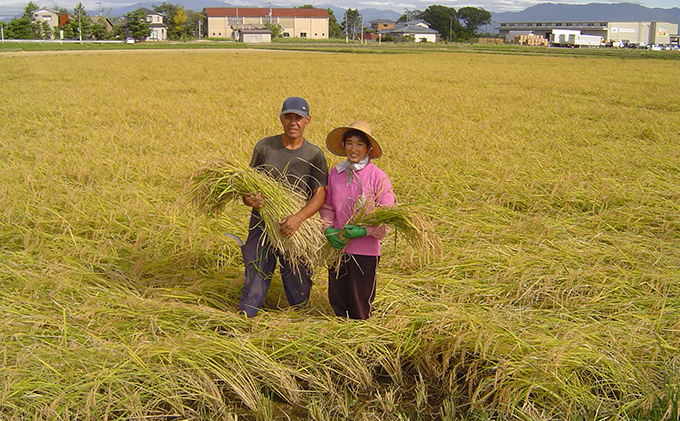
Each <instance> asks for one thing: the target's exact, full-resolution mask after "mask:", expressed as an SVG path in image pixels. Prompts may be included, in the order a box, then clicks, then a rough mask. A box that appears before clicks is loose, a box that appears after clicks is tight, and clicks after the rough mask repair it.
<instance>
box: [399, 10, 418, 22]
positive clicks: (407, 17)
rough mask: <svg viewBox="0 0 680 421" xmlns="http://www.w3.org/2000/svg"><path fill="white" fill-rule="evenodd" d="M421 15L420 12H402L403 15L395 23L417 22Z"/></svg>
mask: <svg viewBox="0 0 680 421" xmlns="http://www.w3.org/2000/svg"><path fill="white" fill-rule="evenodd" d="M422 14H423V11H422V10H417V9H416V10H407V11H405V12H404V14H403V15H401V16H400V17H399V19H397V22H409V21H412V20H418V19H422V17H421V15H422Z"/></svg>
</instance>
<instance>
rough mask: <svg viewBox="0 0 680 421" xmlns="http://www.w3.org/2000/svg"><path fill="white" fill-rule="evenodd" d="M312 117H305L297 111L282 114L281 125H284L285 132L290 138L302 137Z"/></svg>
mask: <svg viewBox="0 0 680 421" xmlns="http://www.w3.org/2000/svg"><path fill="white" fill-rule="evenodd" d="M310 119H311V118H310V117H303V116H301V115H298V114H295V113H286V114H284V115H282V116H281V125H282V126H283V132H284V134H285V135H286V137H288V138H290V139H298V138H301V137H302V135H303V134H304V132H305V127H307V124H309V121H310Z"/></svg>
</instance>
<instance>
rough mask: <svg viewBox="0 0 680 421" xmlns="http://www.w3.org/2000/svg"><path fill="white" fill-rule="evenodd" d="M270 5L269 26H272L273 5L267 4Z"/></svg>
mask: <svg viewBox="0 0 680 421" xmlns="http://www.w3.org/2000/svg"><path fill="white" fill-rule="evenodd" d="M267 4H268V5H269V24H270V25H271V24H272V3H271V2H269V3H267Z"/></svg>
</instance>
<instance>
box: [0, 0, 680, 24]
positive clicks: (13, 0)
mask: <svg viewBox="0 0 680 421" xmlns="http://www.w3.org/2000/svg"><path fill="white" fill-rule="evenodd" d="M28 1H29V0H0V19H4V20H5V21H7V20H9V19H7V17H8V16H16V15H20V14H21V13H22V12H23V9H24V7H25V6H26V4H27V3H28ZM32 1H33V3H35V4H36V5H38V6H40V7H49V8H57V7H63V8H66V9H67V10H73V8H74V6H75V5H76V4H77V3H78V1H80V2H81V3H83V5H84V6H85V10H87V11H88V12H89V13H90V14H93V15H94V14H96V13H97V12H98V11H99V10H100V8H101V9H102V10H104V11H106V10H109V9H110V8H113V9H116V8H120V7H125V6H131V5H134V4H138V3H140V2H143V3H145V2H152V3H153V4H157V5H160V4H161V3H163V1H165V2H167V3H171V4H182V0H139V1H131V0H32ZM218 1H219V0H218ZM269 1H271V4H272V6H274V7H294V6H301V5H302V4H312V5H315V6H317V5H318V6H320V7H321V6H323V7H327V5H329V4H332V5H333V6H336V7H339V8H343V9H346V8H350V7H351V8H352V9H359V10H361V9H368V8H374V9H383V10H394V11H395V12H398V13H404V11H406V10H416V9H417V10H424V9H426V8H427V7H428V6H430V5H432V4H440V5H443V6H447V7H453V8H455V9H459V8H461V7H465V6H472V7H479V8H483V9H485V10H488V11H490V12H494V13H501V12H519V11H522V10H524V9H526V8H528V7H531V6H534V5H536V4H539V3H563V4H587V3H596V2H597V3H617V2H616V1H597V0H591V1H578V0H552V1H550V0H545V1H541V0H429V1H428V0H316V2H315V0H226V3H229V5H235V6H251V7H253V6H254V7H268V5H269ZM625 2H626V3H637V4H640V5H642V6H646V7H650V8H655V7H661V8H673V7H678V6H679V5H680V3H679V2H678V0H637V1H625ZM193 3H196V1H193V2H192V4H193ZM198 3H200V1H198ZM210 6H214V5H213V4H211V5H210ZM189 9H192V10H200V9H201V7H196V6H193V7H189Z"/></svg>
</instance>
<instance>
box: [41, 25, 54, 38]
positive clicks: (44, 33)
mask: <svg viewBox="0 0 680 421" xmlns="http://www.w3.org/2000/svg"><path fill="white" fill-rule="evenodd" d="M40 38H41V39H50V38H52V27H51V26H50V24H49V23H47V22H41V23H40Z"/></svg>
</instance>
